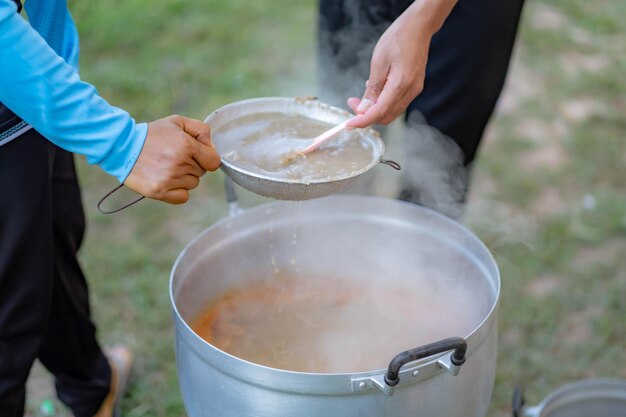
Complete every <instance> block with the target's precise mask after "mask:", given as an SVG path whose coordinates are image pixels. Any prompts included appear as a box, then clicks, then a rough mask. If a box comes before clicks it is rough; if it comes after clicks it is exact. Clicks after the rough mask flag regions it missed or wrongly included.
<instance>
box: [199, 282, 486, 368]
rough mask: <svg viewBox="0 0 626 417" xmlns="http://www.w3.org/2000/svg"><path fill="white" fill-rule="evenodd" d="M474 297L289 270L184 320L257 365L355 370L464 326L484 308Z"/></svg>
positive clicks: (422, 285)
mask: <svg viewBox="0 0 626 417" xmlns="http://www.w3.org/2000/svg"><path fill="white" fill-rule="evenodd" d="M364 284H365V285H364ZM442 300H445V302H442ZM476 301H478V300H476V299H472V297H468V294H467V291H464V290H463V289H462V288H461V289H459V290H457V291H453V292H446V293H445V294H444V293H443V292H442V290H441V289H440V288H438V285H437V283H436V282H435V281H432V280H428V279H419V280H417V281H415V282H414V284H410V285H406V284H404V285H390V284H389V283H385V282H384V281H380V280H373V279H372V280H366V281H363V280H362V279H360V280H350V279H342V278H340V277H327V276H316V275H315V274H303V273H295V272H293V271H291V272H281V273H278V274H274V275H273V276H272V278H271V279H265V280H262V281H257V282H255V283H251V284H248V286H246V287H244V288H240V289H235V290H231V291H229V292H227V293H226V294H224V295H222V296H221V297H218V298H217V299H214V300H210V301H209V302H208V303H207V305H206V308H205V309H204V310H203V311H202V312H201V313H200V314H199V315H198V316H197V317H196V319H195V320H194V321H192V323H191V324H192V328H193V330H194V331H195V332H196V333H197V334H198V335H199V336H200V337H202V338H203V339H204V340H206V341H207V342H209V343H211V344H212V345H214V346H216V347H217V348H219V349H221V350H223V351H225V352H227V353H230V354H232V355H234V356H237V357H239V358H241V359H245V360H248V361H250V362H254V363H257V364H260V365H265V366H269V367H273V368H279V369H285V370H291V371H300V372H321V373H335V372H359V371H364V370H369V369H381V368H386V367H387V365H388V363H389V360H390V359H391V358H392V357H393V356H395V355H396V354H397V353H399V352H400V351H402V350H406V349H411V348H414V347H417V346H420V345H424V344H428V343H431V342H434V341H437V340H440V339H444V338H447V337H450V336H458V335H467V334H469V333H470V332H471V331H472V329H474V328H475V327H476V326H477V324H478V323H479V322H480V319H481V317H482V316H483V314H484V311H483V310H482V308H478V306H480V305H481V303H477V302H476Z"/></svg>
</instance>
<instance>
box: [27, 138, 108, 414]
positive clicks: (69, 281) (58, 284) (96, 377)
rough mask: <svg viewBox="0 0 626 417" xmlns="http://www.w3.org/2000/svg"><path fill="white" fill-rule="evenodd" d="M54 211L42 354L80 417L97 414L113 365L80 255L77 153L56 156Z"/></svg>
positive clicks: (59, 390)
mask: <svg viewBox="0 0 626 417" xmlns="http://www.w3.org/2000/svg"><path fill="white" fill-rule="evenodd" d="M52 213H53V216H52V225H53V244H54V252H53V254H54V261H53V273H54V274H53V277H54V285H53V288H52V305H51V313H50V322H49V324H48V331H47V333H46V336H45V339H44V341H43V344H42V346H41V350H40V351H39V359H40V360H41V362H42V363H43V364H44V366H46V368H48V369H49V370H50V371H51V372H52V373H53V374H54V376H55V385H56V389H57V394H58V396H59V399H61V401H62V402H63V403H65V404H66V405H67V406H68V407H69V408H70V409H71V410H72V412H73V413H74V415H75V416H76V417H92V416H94V415H95V414H96V411H97V410H98V409H99V407H100V405H101V404H102V402H103V400H104V398H105V397H106V396H107V394H108V392H109V389H110V386H111V368H110V366H109V364H108V362H107V359H106V357H105V355H104V354H103V352H102V350H101V349H100V346H99V344H98V342H97V340H96V328H95V326H94V324H93V322H92V321H91V318H90V308H89V297H88V290H87V283H86V281H85V277H84V276H83V273H82V270H81V268H80V265H79V263H78V259H77V257H76V256H77V252H78V249H79V247H80V244H81V241H82V238H83V232H84V227H85V219H84V214H83V208H82V203H81V196H80V188H79V185H78V181H77V178H76V172H75V168H74V160H73V155H72V154H71V153H69V152H67V151H64V150H62V149H57V150H56V153H55V158H54V165H53V171H52Z"/></svg>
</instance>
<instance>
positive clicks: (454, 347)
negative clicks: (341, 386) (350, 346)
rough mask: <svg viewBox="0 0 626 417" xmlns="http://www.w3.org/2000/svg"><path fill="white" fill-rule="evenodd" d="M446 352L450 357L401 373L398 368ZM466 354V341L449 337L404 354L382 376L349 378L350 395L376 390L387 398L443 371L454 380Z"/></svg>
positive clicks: (396, 357) (395, 358)
mask: <svg viewBox="0 0 626 417" xmlns="http://www.w3.org/2000/svg"><path fill="white" fill-rule="evenodd" d="M445 352H450V353H449V354H447V355H442V356H440V357H438V358H436V359H434V360H432V361H429V362H426V363H420V364H416V365H414V366H410V367H406V368H405V369H404V370H402V371H401V368H402V367H403V366H404V365H407V364H409V363H410V362H414V361H417V360H419V359H424V358H428V357H430V356H434V355H437V354H439V353H445ZM466 353H467V341H466V340H465V339H463V338H462V337H451V338H448V339H443V340H440V341H438V342H434V343H430V344H428V345H424V346H420V347H417V348H414V349H411V350H407V351H405V352H402V353H399V354H398V355H396V356H395V357H394V358H393V359H392V360H391V362H389V367H388V368H387V372H386V373H385V374H379V375H371V376H366V377H357V378H352V380H351V382H352V391H367V390H371V389H379V390H381V391H382V392H384V393H385V394H386V395H389V396H391V395H393V392H394V389H395V387H396V386H398V385H401V384H404V383H411V382H417V381H420V380H423V379H426V378H430V377H431V376H433V375H435V374H436V373H438V372H440V371H441V370H442V369H444V370H446V371H448V372H449V373H450V374H452V375H455V376H456V375H458V373H459V371H460V369H461V365H463V364H464V363H465V355H466ZM401 380H402V381H401Z"/></svg>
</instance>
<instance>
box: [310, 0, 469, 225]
mask: <svg viewBox="0 0 626 417" xmlns="http://www.w3.org/2000/svg"><path fill="white" fill-rule="evenodd" d="M339 4H341V5H337V6H336V7H341V8H342V11H341V12H342V13H345V15H346V16H347V19H346V22H348V23H347V24H346V25H344V26H343V27H341V28H340V29H337V28H334V29H335V30H330V28H331V27H332V25H333V24H336V23H334V22H329V21H327V20H326V19H325V18H324V17H321V18H320V19H321V21H320V25H319V27H320V33H319V49H318V54H319V57H318V58H319V59H318V62H319V66H318V70H319V71H318V72H319V81H320V92H319V96H320V98H321V99H322V100H323V101H327V102H329V103H331V104H334V105H336V106H340V107H344V108H345V107H346V103H345V102H346V99H347V98H348V97H361V95H362V94H363V90H364V87H365V81H366V80H367V78H368V76H369V66H370V61H371V57H372V52H373V49H374V46H375V45H376V42H377V41H378V38H379V37H380V36H381V35H382V34H383V33H384V31H385V30H386V29H387V27H388V25H389V23H388V22H385V19H384V18H383V17H382V16H383V11H382V10H381V9H380V6H371V7H370V8H369V9H367V8H363V5H362V2H359V1H343V2H339ZM396 7H398V6H396ZM372 22H381V23H378V24H377V23H372ZM376 129H377V130H379V131H380V132H381V133H382V136H383V139H385V140H386V142H387V144H388V145H389V142H393V141H389V139H390V138H388V137H386V136H387V135H386V132H385V129H384V127H383V126H376ZM401 136H402V138H401V140H400V141H399V142H401V147H402V151H401V152H400V153H401V155H402V157H401V158H400V161H399V162H400V163H401V165H402V167H403V170H402V173H401V178H400V180H399V182H400V184H399V186H398V187H397V188H399V189H400V190H401V191H400V193H399V195H398V196H397V197H399V198H400V199H402V200H406V201H409V202H412V203H416V204H419V205H422V206H425V207H428V208H431V209H433V210H435V211H438V212H440V213H442V214H445V215H447V216H449V217H451V218H454V219H458V218H460V217H461V216H462V214H463V210H464V201H465V195H466V193H467V186H468V169H467V167H465V166H464V155H463V152H462V151H461V149H460V148H459V146H458V145H457V144H456V143H455V142H454V141H453V140H452V139H451V138H449V137H447V136H445V135H444V134H442V133H441V132H440V131H438V130H437V129H435V128H434V127H432V126H429V125H428V123H427V121H426V120H425V118H424V116H423V115H422V114H420V113H419V112H418V111H413V112H412V113H411V114H410V116H409V117H408V120H407V121H406V124H405V129H404V133H403V134H402V135H401ZM388 147H389V146H388ZM392 152H393V150H392ZM395 177H396V178H397V177H398V176H397V175H396V176H395ZM392 180H393V178H392ZM385 181H386V182H388V181H389V179H388V178H386V179H385ZM375 183H376V180H375V179H373V178H371V177H370V178H367V177H366V178H363V180H362V181H361V184H357V186H356V187H355V190H356V192H357V193H359V194H377V193H379V192H378V191H377V190H376V187H375V185H374V184H375ZM389 186H390V184H388V183H387V184H383V185H382V187H381V188H383V189H388V188H389ZM355 190H352V192H355Z"/></svg>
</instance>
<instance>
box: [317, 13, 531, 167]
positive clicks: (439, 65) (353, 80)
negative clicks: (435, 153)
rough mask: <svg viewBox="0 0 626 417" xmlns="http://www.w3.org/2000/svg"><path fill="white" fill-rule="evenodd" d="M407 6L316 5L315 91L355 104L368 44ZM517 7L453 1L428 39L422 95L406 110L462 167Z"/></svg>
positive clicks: (496, 89)
mask: <svg viewBox="0 0 626 417" xmlns="http://www.w3.org/2000/svg"><path fill="white" fill-rule="evenodd" d="M411 3H413V0H321V1H320V20H319V60H320V78H321V84H322V86H326V87H327V89H332V90H333V91H334V92H335V93H336V94H338V95H340V98H339V99H337V100H332V98H331V101H335V102H337V103H338V104H342V102H343V101H345V99H346V98H347V97H348V96H355V97H360V96H361V94H362V93H363V90H364V87H365V81H366V80H367V78H368V76H369V63H370V58H371V55H372V50H373V48H374V45H375V43H376V41H377V40H378V38H379V37H380V35H382V33H383V32H384V31H385V30H386V29H387V27H389V25H390V24H391V23H392V22H393V21H394V20H395V19H396V18H397V17H398V16H399V15H400V14H402V12H403V11H404V10H405V9H406V8H407V7H408V6H409V5H410V4H411ZM523 3H524V0H459V2H458V3H457V5H456V6H455V7H454V9H453V10H452V13H451V14H450V16H449V17H448V18H447V19H446V21H445V23H444V25H443V27H442V28H441V30H440V31H439V32H437V34H435V36H434V37H433V39H432V42H431V45H430V51H429V56H428V64H427V67H426V79H425V82H424V90H423V91H422V93H421V94H420V95H419V96H418V97H417V98H416V99H415V100H414V101H413V102H412V103H411V105H410V106H409V108H408V111H407V118H408V117H410V114H411V113H412V112H414V111H419V112H420V113H422V115H423V116H424V118H425V119H426V122H427V123H428V124H429V125H430V126H432V127H434V128H436V129H438V130H439V131H440V132H442V133H443V134H444V135H446V136H448V137H450V138H452V139H453V140H454V141H455V142H456V143H457V144H458V145H459V147H460V148H461V149H462V151H463V153H464V159H465V161H464V162H465V164H469V163H470V162H471V161H472V160H473V159H474V157H475V155H476V150H477V149H478V145H479V143H480V140H481V138H482V135H483V131H484V129H485V126H486V124H487V122H488V120H489V118H490V117H491V114H492V112H493V109H494V106H495V104H496V101H497V99H498V96H499V95H500V92H501V91H502V86H503V84H504V79H505V77H506V73H507V69H508V65H509V60H510V57H511V52H512V49H513V44H514V42H515V36H516V32H517V26H518V23H519V19H520V15H521V11H522V5H523Z"/></svg>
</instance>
